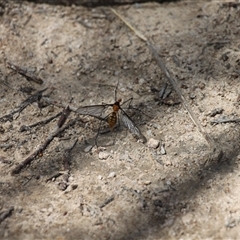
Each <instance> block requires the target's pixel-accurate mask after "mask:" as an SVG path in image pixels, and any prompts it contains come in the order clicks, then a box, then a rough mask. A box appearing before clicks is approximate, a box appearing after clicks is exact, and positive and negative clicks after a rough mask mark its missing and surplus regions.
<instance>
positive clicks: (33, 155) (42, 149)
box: [11, 118, 78, 175]
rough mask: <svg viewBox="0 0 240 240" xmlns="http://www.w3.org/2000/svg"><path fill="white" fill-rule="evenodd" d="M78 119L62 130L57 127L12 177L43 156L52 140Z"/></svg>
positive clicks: (19, 166)
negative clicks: (39, 156)
mask: <svg viewBox="0 0 240 240" xmlns="http://www.w3.org/2000/svg"><path fill="white" fill-rule="evenodd" d="M77 119H78V118H75V119H73V120H71V121H69V123H68V124H67V125H65V126H63V127H61V128H59V127H56V128H55V129H54V130H53V131H52V132H51V133H50V134H49V136H48V137H47V139H46V140H45V142H44V143H43V144H41V145H40V146H39V147H38V149H37V150H36V151H34V152H33V153H32V154H31V155H30V156H29V157H27V158H26V159H25V160H24V161H22V162H21V163H19V164H18V165H17V166H16V167H15V168H14V169H13V170H12V172H11V174H12V175H14V174H18V173H20V171H21V170H22V169H23V168H25V167H26V166H27V165H29V164H30V163H31V162H32V161H33V160H34V159H35V158H36V157H37V156H38V155H40V154H42V153H43V152H44V150H45V149H46V148H47V146H48V145H49V144H50V143H51V142H52V140H53V139H54V138H55V137H56V136H57V135H58V134H60V133H61V132H63V131H64V130H65V129H67V128H69V127H70V126H72V125H74V124H75V123H76V121H77Z"/></svg>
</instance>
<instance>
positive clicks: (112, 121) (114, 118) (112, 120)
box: [108, 112, 117, 129]
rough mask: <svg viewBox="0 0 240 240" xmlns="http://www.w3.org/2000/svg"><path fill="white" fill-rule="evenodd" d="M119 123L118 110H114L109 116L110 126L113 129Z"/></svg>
mask: <svg viewBox="0 0 240 240" xmlns="http://www.w3.org/2000/svg"><path fill="white" fill-rule="evenodd" d="M116 123H117V113H116V112H112V113H111V114H110V115H109V117H108V124H109V127H110V128H111V129H113V128H114V127H115V125H116Z"/></svg>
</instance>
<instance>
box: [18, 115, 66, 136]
mask: <svg viewBox="0 0 240 240" xmlns="http://www.w3.org/2000/svg"><path fill="white" fill-rule="evenodd" d="M61 114H62V112H59V113H57V114H56V115H55V116H52V117H50V118H48V119H44V120H42V121H39V122H36V123H34V124H32V125H29V126H26V125H22V126H21V127H20V130H19V131H20V132H24V131H27V130H29V129H31V128H34V127H36V126H40V125H45V124H47V123H49V122H51V121H52V120H53V119H55V118H57V117H59V116H61Z"/></svg>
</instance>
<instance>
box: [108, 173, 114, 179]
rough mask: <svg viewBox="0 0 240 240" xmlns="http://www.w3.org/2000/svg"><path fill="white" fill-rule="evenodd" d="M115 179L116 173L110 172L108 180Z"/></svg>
mask: <svg viewBox="0 0 240 240" xmlns="http://www.w3.org/2000/svg"><path fill="white" fill-rule="evenodd" d="M114 177H116V173H115V172H110V173H109V175H108V177H107V178H114Z"/></svg>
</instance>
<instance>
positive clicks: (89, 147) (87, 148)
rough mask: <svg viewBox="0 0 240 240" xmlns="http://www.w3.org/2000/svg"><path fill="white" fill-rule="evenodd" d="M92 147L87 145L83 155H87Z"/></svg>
mask: <svg viewBox="0 0 240 240" xmlns="http://www.w3.org/2000/svg"><path fill="white" fill-rule="evenodd" d="M92 147H93V146H92V145H89V146H87V147H86V148H84V152H85V153H88V152H90V150H91V149H92Z"/></svg>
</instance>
